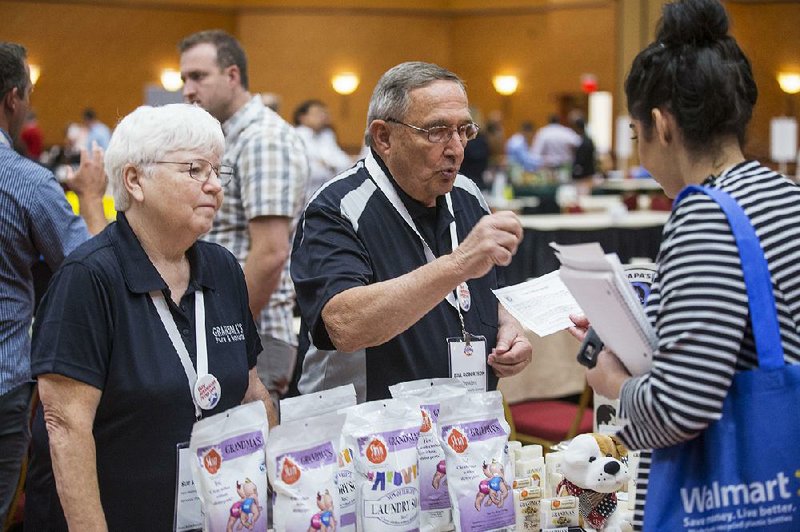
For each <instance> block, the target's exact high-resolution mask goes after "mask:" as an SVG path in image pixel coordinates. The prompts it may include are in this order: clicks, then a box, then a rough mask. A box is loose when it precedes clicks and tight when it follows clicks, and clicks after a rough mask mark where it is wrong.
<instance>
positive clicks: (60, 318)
mask: <svg viewBox="0 0 800 532" xmlns="http://www.w3.org/2000/svg"><path fill="white" fill-rule="evenodd" d="M224 147H225V141H224V138H223V134H222V129H221V127H220V124H219V122H217V120H216V119H214V118H213V117H211V115H209V114H208V113H207V112H206V111H204V110H202V109H201V108H199V107H194V106H190V105H186V104H174V105H166V106H164V107H159V108H154V107H139V108H138V109H136V110H135V111H133V112H132V113H131V114H129V115H128V116H126V117H125V118H123V119H122V121H121V122H120V123H119V125H118V126H117V128H116V129H115V131H114V134H113V136H112V138H111V143H110V145H109V147H108V150H107V151H106V156H105V165H106V172H107V174H108V176H109V180H110V182H111V184H112V189H113V193H114V199H115V202H116V206H117V209H118V211H119V214H118V217H117V221H116V223H113V224H111V225H109V227H108V228H106V230H105V231H103V232H102V233H100V234H99V235H98V236H96V237H95V238H93V239H92V240H90V241H89V242H87V243H85V244H84V245H83V246H81V247H79V248H78V249H77V250H76V251H75V252H74V253H73V254H72V255H70V257H68V259H67V260H66V261H65V262H64V264H63V266H62V267H61V269H59V270H58V272H56V274H55V276H54V277H53V280H52V283H51V285H50V288H49V290H48V292H47V294H46V296H45V298H44V300H43V302H42V304H41V308H40V310H39V312H38V315H37V318H36V323H35V326H34V332H33V353H32V371H33V374H34V375H35V376H37V378H38V387H39V394H40V397H41V401H42V405H43V416H42V410H40V412H39V416H37V417H38V426H35V427H34V460H43V459H45V458H46V456H45V455H46V454H47V451H48V448H47V443H46V438H47V435H49V451H50V455H51V456H52V473H53V476H54V480H55V486H54V485H53V478H52V477H50V475H49V472H48V471H47V470H46V468H42V467H41V466H38V467H37V466H35V465H34V466H33V467H32V469H31V472H30V475H29V481H28V500H27V508H26V523H25V524H26V528H30V529H36V530H62V529H66V526H67V524H68V525H69V529H71V530H81V531H90V530H106V529H110V530H172V529H173V527H174V524H173V517H174V513H175V499H176V496H175V494H176V485H177V482H178V481H177V477H178V473H177V470H178V454H179V451H178V446H179V445H180V444H182V443H184V442H188V441H189V437H190V434H191V430H192V425H193V423H194V422H195V420H196V419H198V418H199V417H201V416H209V415H213V414H216V413H219V412H223V411H225V410H227V409H229V408H232V407H234V406H236V405H239V404H241V403H245V402H249V401H263V402H264V404H265V405H266V407H267V411H268V413H269V414H270V422H271V424H274V423H275V416H274V410H273V409H272V404H271V402H270V401H269V395H268V393H267V391H266V389H265V388H264V386H263V384H262V383H261V381H260V380H259V378H258V375H257V374H256V369H255V366H256V357H257V356H258V354H259V353H260V351H261V343H260V340H259V336H258V332H257V330H256V328H255V324H254V323H253V318H252V316H251V314H250V310H249V306H248V299H247V287H246V285H245V280H244V275H243V273H242V270H241V268H240V267H239V264H238V263H237V261H236V259H235V258H234V257H233V255H231V254H230V253H229V252H228V251H226V250H225V249H224V248H222V247H220V246H217V245H214V244H210V243H207V242H202V241H198V238H199V237H200V236H201V235H203V234H204V233H206V232H207V231H208V230H209V229H210V228H211V223H212V220H213V219H214V215H215V213H216V212H217V209H218V208H219V206H220V204H221V203H222V189H223V186H224V185H225V184H226V182H227V181H229V180H230V179H231V176H232V170H231V169H228V168H224V167H220V160H221V158H222V154H223V151H224ZM204 366H207V371H203V367H204ZM195 368H197V369H196V372H195ZM190 370H191V371H190ZM193 374H194V380H193V379H192V377H191V375H193ZM200 381H203V382H207V383H208V382H211V384H212V385H213V386H216V387H217V392H218V394H217V397H216V400H211V399H209V400H206V398H205V397H203V396H201V395H198V394H197V393H194V390H195V387H196V386H195V384H196V383H199V382H200ZM42 418H43V420H44V422H43V423H42ZM45 426H46V429H47V430H46V433H45V431H44V427H45ZM37 429H38V430H37ZM56 486H57V495H56V492H55V487H56ZM59 502H60V503H61V504H60V505H59ZM62 508H63V510H62ZM62 512H63V513H62ZM31 520H33V521H35V522H29V521H31Z"/></svg>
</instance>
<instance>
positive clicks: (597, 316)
mask: <svg viewBox="0 0 800 532" xmlns="http://www.w3.org/2000/svg"><path fill="white" fill-rule="evenodd" d="M550 245H551V246H552V247H553V249H555V251H556V256H557V257H558V259H559V260H560V261H561V268H560V269H559V274H560V276H561V280H562V281H563V282H564V284H565V285H566V286H567V288H568V289H569V291H570V292H571V293H572V295H573V296H574V297H575V300H576V301H577V302H578V304H579V305H580V307H581V308H582V309H583V313H584V314H585V315H586V317H587V318H589V322H590V323H591V324H592V328H594V330H595V332H597V334H598V336H600V339H601V340H603V342H604V343H605V344H606V346H608V348H610V349H611V350H612V351H614V353H616V355H617V356H618V357H619V359H620V361H621V362H622V363H623V364H624V365H625V367H626V368H628V371H630V372H631V373H632V374H634V375H641V374H643V373H646V372H647V371H649V369H650V367H651V366H652V363H653V353H654V351H655V348H656V345H657V342H658V339H657V337H656V334H655V331H654V330H653V328H652V326H651V325H650V322H649V321H648V319H647V316H646V315H645V313H644V309H643V308H642V304H641V302H640V300H639V297H638V296H637V295H636V292H635V291H634V289H633V287H632V286H631V283H630V282H629V281H628V278H627V275H626V273H625V270H624V269H623V266H622V263H621V262H620V261H619V257H617V255H616V254H615V253H609V254H606V253H605V252H603V248H602V247H600V244H598V243H596V242H593V243H591V244H576V245H570V246H561V245H558V244H554V243H551V244H550Z"/></svg>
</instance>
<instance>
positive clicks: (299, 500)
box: [267, 413, 345, 532]
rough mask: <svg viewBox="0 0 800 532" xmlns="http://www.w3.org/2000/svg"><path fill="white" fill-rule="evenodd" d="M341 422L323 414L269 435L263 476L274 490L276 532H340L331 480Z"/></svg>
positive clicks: (335, 467)
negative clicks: (265, 472) (267, 478)
mask: <svg viewBox="0 0 800 532" xmlns="http://www.w3.org/2000/svg"><path fill="white" fill-rule="evenodd" d="M344 419H345V416H343V415H336V414H331V413H327V414H323V415H321V416H316V417H308V418H306V419H300V420H296V421H290V422H287V423H281V424H280V425H278V426H277V427H275V428H273V429H272V432H271V433H270V435H269V442H267V475H268V477H269V481H270V484H272V488H273V489H274V490H275V499H274V501H273V504H272V515H273V519H272V521H273V525H274V528H275V532H317V531H318V532H335V531H336V530H337V529H339V523H340V521H341V511H340V508H339V496H338V486H337V483H336V477H337V474H338V473H339V463H338V456H339V442H340V439H341V432H342V426H343V425H344Z"/></svg>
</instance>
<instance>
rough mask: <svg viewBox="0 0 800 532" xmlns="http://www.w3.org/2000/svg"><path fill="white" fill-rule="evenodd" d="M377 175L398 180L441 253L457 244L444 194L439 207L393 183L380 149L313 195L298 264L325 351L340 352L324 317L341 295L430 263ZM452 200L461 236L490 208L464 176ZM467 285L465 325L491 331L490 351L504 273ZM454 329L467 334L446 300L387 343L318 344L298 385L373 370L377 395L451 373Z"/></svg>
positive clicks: (307, 322) (370, 384) (301, 301)
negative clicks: (359, 348)
mask: <svg viewBox="0 0 800 532" xmlns="http://www.w3.org/2000/svg"><path fill="white" fill-rule="evenodd" d="M377 173H381V174H383V175H385V176H386V177H387V178H388V179H389V180H390V182H391V183H393V186H395V189H396V190H397V191H398V195H400V198H401V200H402V201H403V202H404V204H405V205H406V206H407V209H408V210H409V214H410V215H411V216H412V219H413V220H414V223H415V225H417V227H418V229H419V231H420V233H421V234H422V235H423V236H424V237H425V238H426V241H428V242H429V244H430V245H431V248H432V249H433V250H435V251H434V253H435V254H437V255H442V254H447V253H450V252H451V250H452V248H451V244H450V233H449V223H450V220H451V219H452V218H451V216H450V212H449V211H448V209H447V206H446V204H445V202H444V197H441V198H438V199H437V207H436V209H435V211H434V210H429V209H428V208H427V207H425V206H424V205H422V204H420V203H418V202H416V201H415V200H413V199H412V198H410V197H409V196H408V195H406V194H405V193H404V192H403V191H402V190H401V189H400V188H399V187H397V186H396V184H394V181H393V180H392V179H391V177H390V176H389V172H388V170H387V169H386V167H385V166H384V165H383V163H382V161H380V158H378V157H377V155H376V154H375V153H374V152H373V153H371V154H370V155H369V156H368V157H367V158H366V159H365V160H364V161H361V162H359V163H358V164H357V165H356V166H355V167H354V168H353V169H351V170H349V171H348V172H346V173H345V174H342V175H341V176H339V177H338V178H336V179H334V180H332V181H330V182H328V183H327V184H326V185H325V186H324V187H323V188H321V189H320V190H319V191H318V192H317V194H316V196H315V197H314V198H312V200H311V202H310V203H309V205H308V206H307V207H306V210H305V212H304V214H303V217H302V218H301V221H300V223H299V224H298V229H297V233H296V235H295V241H294V249H293V251H292V262H291V272H292V279H293V281H294V283H295V290H296V292H297V303H298V306H299V308H300V313H301V316H302V319H303V322H304V330H307V331H309V332H310V339H311V341H312V342H313V344H314V346H315V348H317V349H319V350H332V349H334V346H333V344H332V342H331V340H330V337H329V336H328V333H327V330H326V328H325V324H324V323H323V321H322V317H321V313H322V309H323V308H324V307H325V305H326V304H327V303H328V301H329V300H330V299H331V298H332V297H333V296H335V295H336V294H338V293H340V292H343V291H345V290H347V289H349V288H354V287H357V286H365V285H368V284H374V283H377V282H380V281H386V280H389V279H395V278H397V277H399V276H401V275H403V274H405V273H408V272H410V271H413V270H415V269H417V268H419V267H420V266H423V265H425V264H426V263H427V261H426V258H425V253H424V248H423V245H422V242H421V241H420V238H419V237H418V236H417V234H416V233H415V232H414V231H413V230H412V229H411V228H410V227H409V226H408V225H407V224H406V223H405V222H404V221H403V219H402V218H401V216H400V215H399V214H398V212H397V211H396V210H395V208H394V207H393V206H392V204H391V203H390V202H389V200H388V198H386V196H385V195H384V194H383V193H382V192H381V191H380V189H379V188H378V186H377V184H376V182H375V180H374V178H373V175H374V174H377ZM371 174H372V175H371ZM451 198H452V201H453V215H454V216H455V220H456V227H457V234H458V239H459V242H461V241H463V240H464V238H466V236H467V234H469V232H470V230H471V229H472V228H473V227H474V226H475V224H476V223H477V222H478V220H479V219H480V218H481V217H482V216H484V215H485V214H488V212H489V209H488V206H487V205H486V202H485V200H484V199H483V196H482V195H481V193H480V191H479V190H478V188H477V186H476V185H475V183H474V182H473V181H471V180H470V179H469V178H467V177H465V176H461V175H459V176H458V177H457V178H456V182H455V185H454V187H453V190H452V192H451ZM428 239H430V240H428ZM467 284H468V285H469V288H470V292H471V296H472V307H471V309H470V310H469V311H468V312H465V313H463V314H464V320H465V323H466V328H467V330H468V331H469V332H470V333H471V334H477V335H483V336H486V340H487V355H488V353H489V352H491V350H492V348H493V347H494V346H495V343H496V340H497V327H498V323H497V299H496V298H495V296H494V295H493V294H492V292H491V290H492V289H493V288H497V286H498V282H497V272H496V270H495V269H492V270H491V271H490V272H489V273H488V274H487V275H485V276H484V277H482V278H480V279H472V280H470V281H468V283H467ZM376 325H377V324H376ZM456 336H461V325H460V322H459V318H458V313H457V312H456V310H455V308H453V307H452V306H451V305H450V304H449V303H448V302H447V301H446V300H442V302H441V303H439V304H438V305H437V306H436V307H434V308H433V309H432V310H431V311H430V312H428V313H427V314H426V315H425V316H423V318H422V319H420V320H419V321H418V322H417V323H416V324H414V325H412V326H411V327H410V328H409V329H408V330H406V331H404V332H403V333H401V334H400V335H398V336H397V337H395V338H393V339H392V340H390V341H388V342H386V343H385V344H382V345H379V346H375V347H370V348H367V349H366V351H365V353H363V354H356V355H350V354H342V353H336V352H333V353H323V352H318V351H316V350H314V354H313V358H306V359H305V360H303V361H302V364H303V367H302V371H303V375H302V376H301V379H300V391H301V392H304V393H307V392H309V391H312V390H311V389H309V387H313V388H316V389H324V388H330V387H333V386H337V385H341V384H346V383H348V382H356V383H358V382H360V381H363V377H364V375H362V373H365V377H366V398H367V399H370V400H371V399H378V398H384V397H389V386H390V385H392V384H396V383H398V382H403V381H409V380H415V379H421V378H432V377H447V376H449V371H450V368H449V356H448V351H447V342H446V338H448V337H456ZM359 357H361V358H359ZM487 382H488V387H489V389H490V390H491V389H495V388H496V386H497V377H496V376H495V375H494V373H493V372H492V371H491V368H490V371H489V372H488V378H487ZM304 383H305V385H304ZM308 383H311V384H308ZM304 386H305V388H304ZM357 388H358V386H357Z"/></svg>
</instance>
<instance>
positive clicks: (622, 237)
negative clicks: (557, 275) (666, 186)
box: [505, 211, 669, 285]
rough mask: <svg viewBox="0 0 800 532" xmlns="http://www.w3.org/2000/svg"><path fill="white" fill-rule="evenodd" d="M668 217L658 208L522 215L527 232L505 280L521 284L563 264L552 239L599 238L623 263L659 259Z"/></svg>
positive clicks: (572, 241) (560, 241)
mask: <svg viewBox="0 0 800 532" xmlns="http://www.w3.org/2000/svg"><path fill="white" fill-rule="evenodd" d="M668 217H669V213H668V212H654V211H631V212H627V213H617V214H607V213H591V214H555V215H531V216H520V221H521V222H522V227H523V229H524V231H525V235H524V238H523V240H522V243H521V244H520V247H519V249H518V250H517V254H516V255H515V256H514V259H513V260H512V261H511V264H510V265H509V266H508V267H507V268H506V270H505V282H506V284H508V285H512V284H517V283H521V282H523V281H525V280H526V279H529V278H531V277H539V276H541V275H544V274H546V273H549V272H552V271H553V270H556V269H558V267H559V265H560V264H559V262H558V259H557V258H556V256H555V253H554V251H553V249H552V248H551V247H550V242H556V243H558V244H582V243H587V242H599V243H600V245H601V246H602V247H603V249H604V250H605V251H606V253H612V252H613V253H616V254H617V255H618V256H619V258H620V260H621V261H622V262H623V264H624V263H627V262H630V260H631V259H633V258H648V259H650V260H651V261H655V259H656V255H657V253H658V247H659V245H660V244H661V232H662V230H663V227H664V223H666V221H667V218H668Z"/></svg>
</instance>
